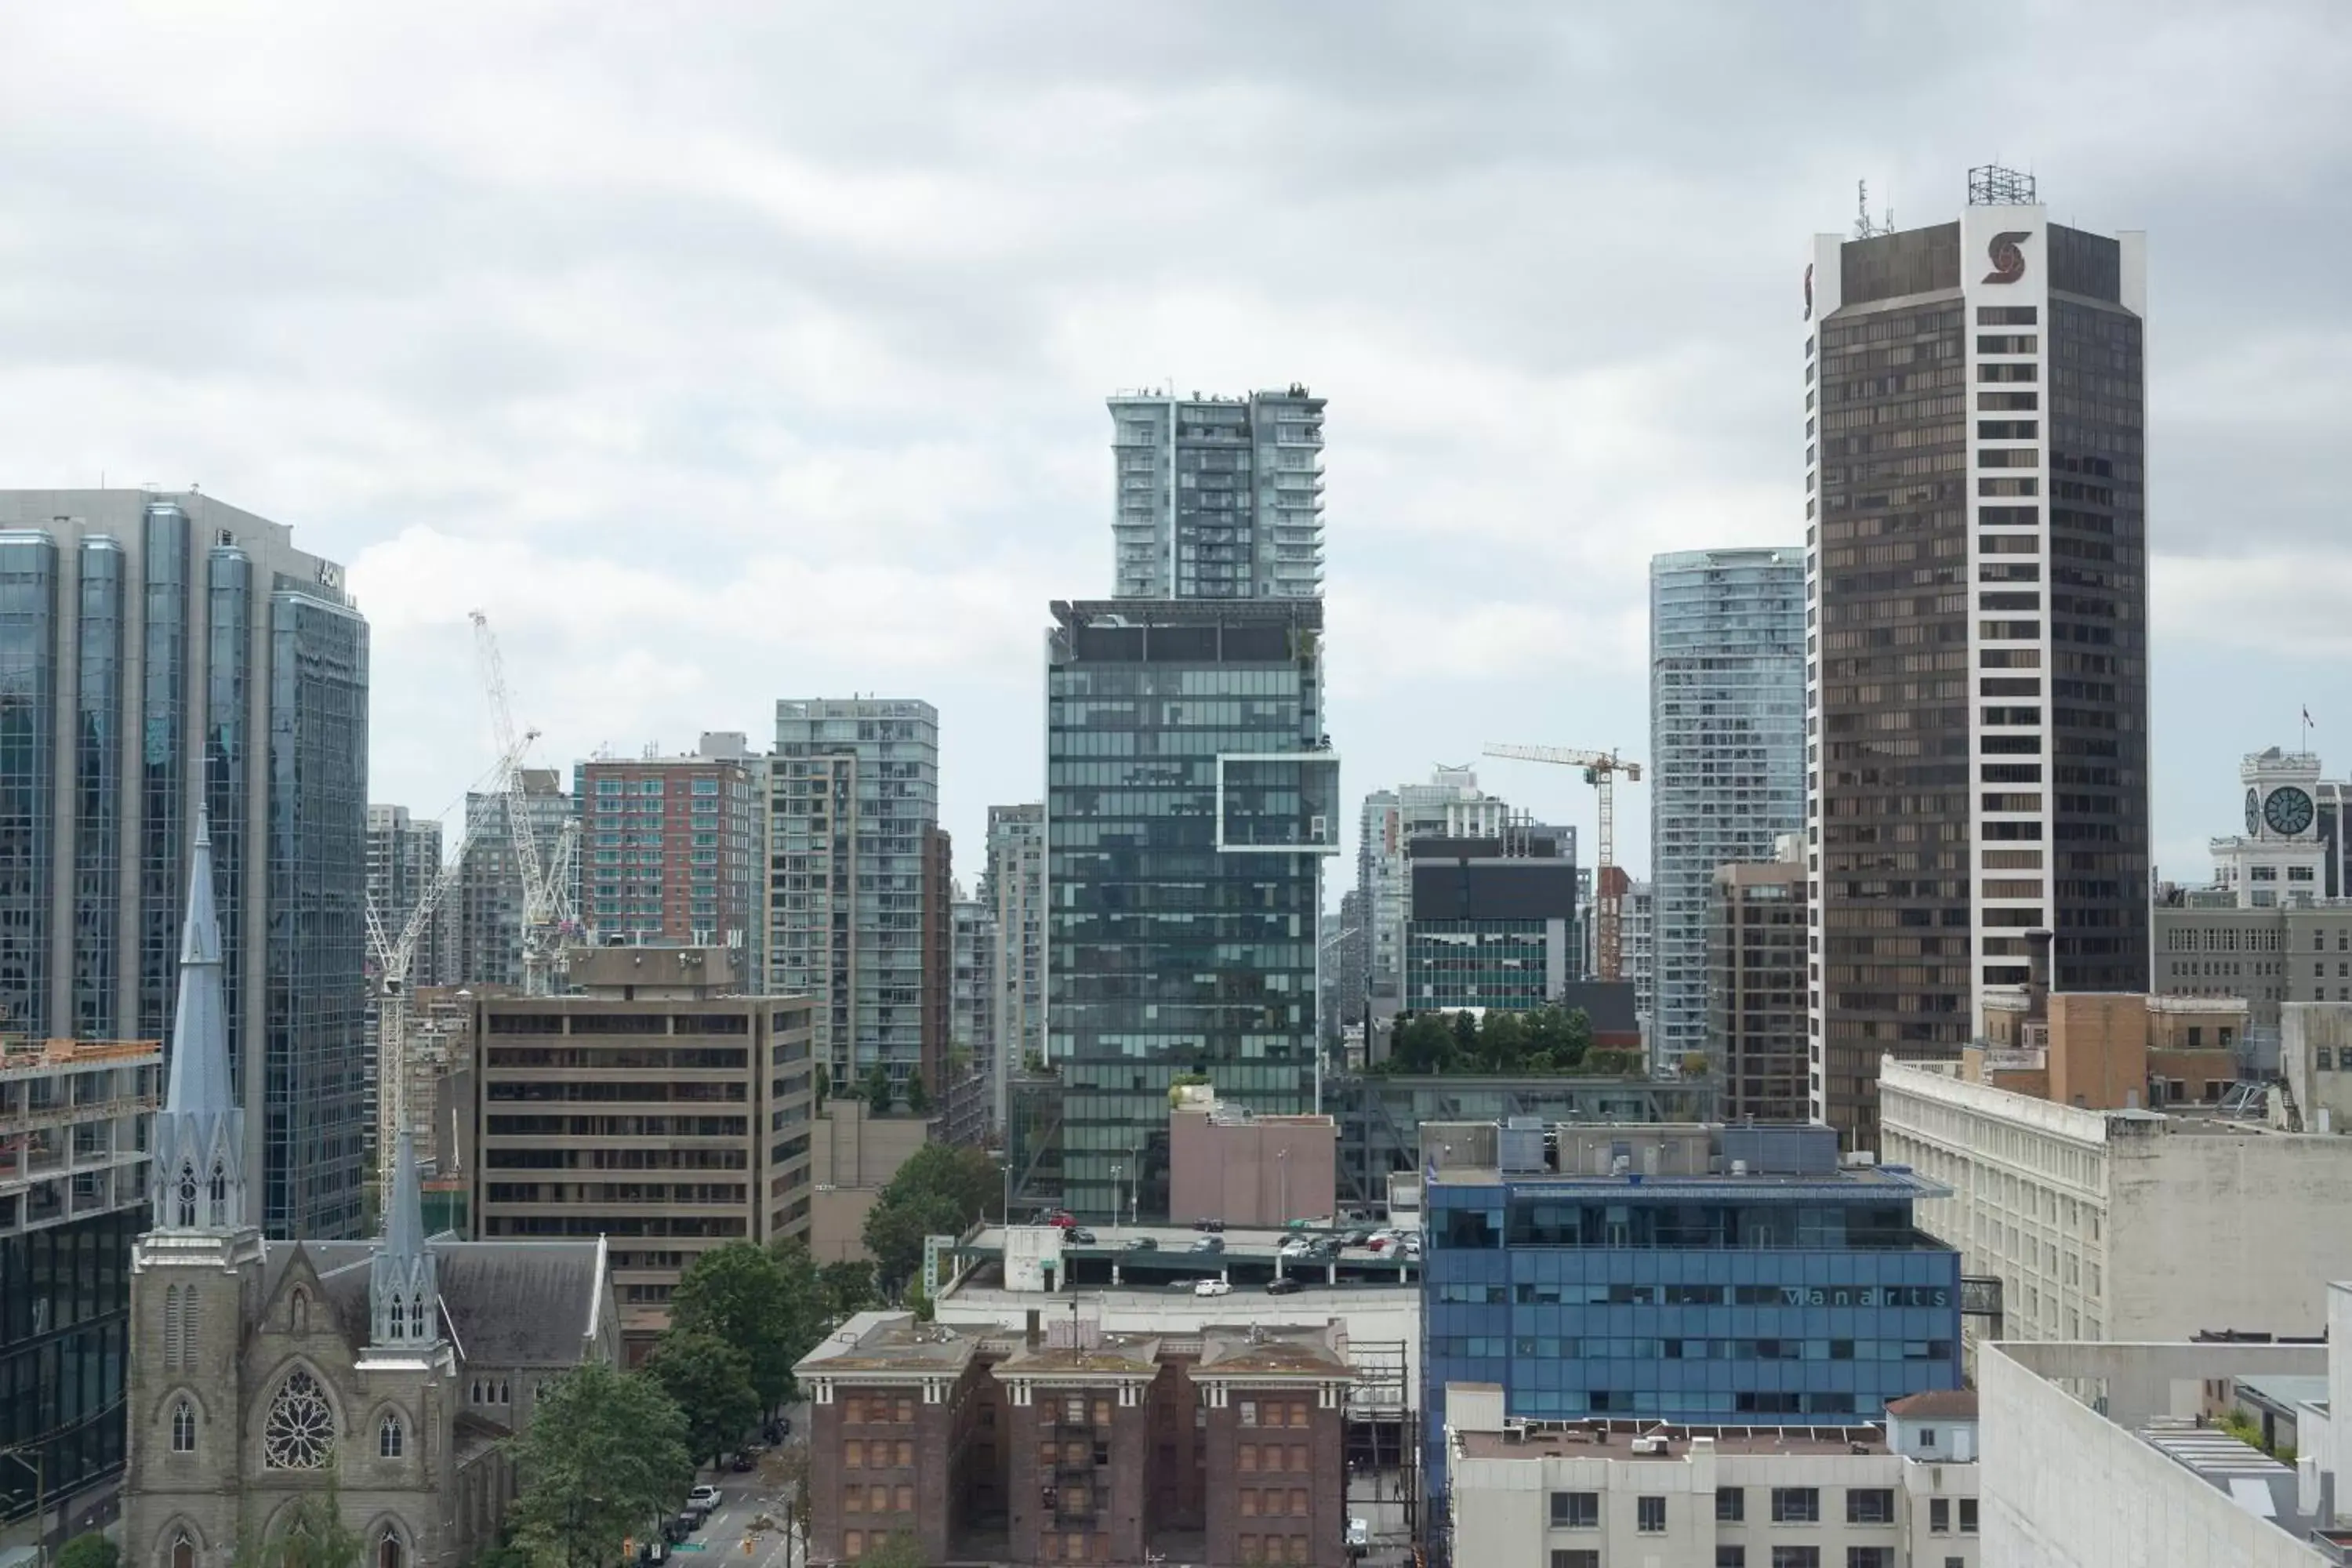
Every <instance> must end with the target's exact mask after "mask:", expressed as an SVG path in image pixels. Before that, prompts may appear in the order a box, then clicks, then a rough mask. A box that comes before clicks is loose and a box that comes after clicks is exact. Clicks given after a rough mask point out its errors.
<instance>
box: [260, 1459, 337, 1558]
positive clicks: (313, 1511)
mask: <svg viewBox="0 0 2352 1568" xmlns="http://www.w3.org/2000/svg"><path fill="white" fill-rule="evenodd" d="M366 1559H367V1542H364V1541H362V1540H361V1539H360V1536H359V1533H358V1532H357V1531H353V1530H352V1528H351V1527H350V1526H349V1525H347V1524H345V1523H344V1522H343V1499H342V1489H341V1486H340V1484H339V1483H338V1480H337V1478H336V1473H335V1466H334V1464H333V1462H332V1460H330V1461H329V1463H328V1465H327V1484H326V1486H325V1487H323V1488H321V1489H320V1490H318V1491H314V1492H304V1493H303V1494H302V1495H301V1496H300V1497H299V1498H297V1499H295V1500H294V1502H293V1504H292V1506H290V1507H289V1508H288V1509H287V1510H286V1511H285V1513H284V1514H282V1515H281V1516H279V1520H278V1528H277V1529H276V1530H274V1531H271V1532H270V1533H269V1534H268V1536H267V1537H266V1538H264V1539H262V1540H261V1541H260V1542H257V1543H255V1544H252V1545H248V1544H247V1542H242V1541H240V1542H237V1546H236V1568H362V1563H365V1561H366Z"/></svg>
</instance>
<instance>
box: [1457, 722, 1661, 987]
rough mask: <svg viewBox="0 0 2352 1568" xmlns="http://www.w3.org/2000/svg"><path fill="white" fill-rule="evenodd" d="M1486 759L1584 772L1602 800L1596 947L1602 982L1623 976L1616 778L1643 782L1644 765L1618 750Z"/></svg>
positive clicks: (1561, 750) (1521, 752)
mask: <svg viewBox="0 0 2352 1568" xmlns="http://www.w3.org/2000/svg"><path fill="white" fill-rule="evenodd" d="M1486 755H1488V756H1490V757H1503V758H1507V759H1509V760H1511V761H1514V762H1521V763H1559V764H1561V765H1563V766H1566V767H1571V768H1582V769H1583V770H1584V782H1585V783H1586V784H1591V786H1592V787H1593V789H1594V790H1595V791H1596V792H1598V794H1599V795H1600V796H1601V844H1600V851H1601V863H1600V865H1599V866H1598V867H1596V868H1594V870H1593V873H1592V892H1593V901H1594V902H1595V903H1597V904H1599V905H1600V907H1601V923H1600V928H1599V930H1598V931H1596V932H1595V933H1594V936H1595V941H1594V942H1593V946H1594V947H1595V948H1596V949H1597V950H1598V952H1596V953H1595V958H1596V961H1597V962H1596V967H1597V968H1598V969H1599V970H1600V972H1601V979H1603V980H1616V979H1618V978H1620V977H1621V975H1622V967H1623V951H1624V949H1623V938H1622V934H1621V933H1622V931H1623V929H1624V927H1623V924H1622V920H1623V913H1624V910H1623V902H1622V900H1623V897H1624V891H1625V874H1624V873H1623V872H1622V871H1620V870H1619V869H1617V793H1616V778H1617V775H1618V774H1619V773H1623V774H1624V775H1625V779H1626V782H1627V783H1629V784H1640V783H1641V782H1642V764H1641V763H1629V762H1627V761H1625V760H1624V759H1623V758H1622V757H1620V756H1619V755H1618V754H1617V753H1616V752H1577V751H1570V750H1569V749H1568V748H1567V747H1565V746H1501V745H1494V746H1488V747H1487V748H1486Z"/></svg>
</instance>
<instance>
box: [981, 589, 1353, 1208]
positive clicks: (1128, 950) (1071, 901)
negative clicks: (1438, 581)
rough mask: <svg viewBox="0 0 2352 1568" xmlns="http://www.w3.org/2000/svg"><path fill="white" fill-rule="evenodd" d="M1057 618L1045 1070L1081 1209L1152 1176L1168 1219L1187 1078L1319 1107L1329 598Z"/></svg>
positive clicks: (1048, 791)
mask: <svg viewBox="0 0 2352 1568" xmlns="http://www.w3.org/2000/svg"><path fill="white" fill-rule="evenodd" d="M1054 618H1055V623H1056V624H1055V627H1054V629H1053V631H1052V632H1051V633H1050V634H1049V636H1048V654H1047V671H1046V691H1047V698H1048V712H1047V718H1046V787H1045V827H1046V849H1047V864H1046V874H1045V875H1046V887H1045V902H1046V910H1047V916H1046V955H1047V990H1046V995H1047V1007H1046V1056H1047V1058H1048V1060H1049V1062H1050V1063H1051V1065H1052V1066H1053V1067H1054V1068H1055V1069H1056V1070H1057V1071H1058V1072H1059V1073H1060V1075H1061V1079H1062V1088H1063V1123H1062V1132H1061V1136H1062V1147H1061V1161H1062V1176H1063V1188H1062V1190H1063V1201H1064V1202H1065V1203H1066V1205H1067V1206H1068V1207H1069V1208H1070V1209H1072V1210H1073V1211H1074V1212H1076V1213H1077V1214H1078V1215H1082V1216H1097V1215H1109V1214H1110V1213H1111V1212H1112V1205H1113V1204H1114V1202H1115V1201H1116V1198H1115V1195H1114V1194H1120V1193H1123V1192H1127V1191H1128V1190H1129V1189H1128V1187H1127V1186H1125V1185H1123V1184H1135V1185H1134V1190H1133V1193H1132V1196H1133V1199H1134V1201H1135V1203H1136V1204H1137V1205H1138V1207H1139V1212H1140V1213H1141V1214H1142V1215H1144V1216H1145V1217H1147V1218H1149V1217H1151V1216H1153V1215H1165V1214H1166V1213H1167V1212H1168V1208H1167V1205H1168V1160H1167V1134H1168V1090H1169V1087H1170V1084H1171V1080H1172V1079H1174V1078H1175V1077H1176V1075H1178V1074H1180V1073H1191V1072H1199V1073H1205V1074H1207V1075H1208V1077H1209V1079H1210V1080H1211V1081H1212V1082H1213V1084H1214V1085H1215V1087H1216V1090H1217V1093H1218V1096H1219V1097H1220V1098H1221V1099H1223V1100H1231V1101H1234V1102H1236V1103H1238V1104H1241V1105H1244V1106H1247V1107H1249V1108H1250V1109H1251V1110H1256V1111H1259V1112H1290V1113H1296V1112H1300V1111H1306V1110H1313V1109H1314V1107H1315V1102H1316V1075H1317V1056H1316V1049H1315V1003H1316V994H1315V973H1316V941H1317V914H1318V910H1319V908H1320V900H1319V898H1318V884H1319V882H1320V879H1321V867H1322V857H1323V856H1326V855H1328V854H1330V853H1332V852H1333V851H1334V849H1335V848H1336V847H1337V843H1338V837H1337V833H1336V826H1337V824H1338V820H1339V817H1338V810H1339V805H1338V802H1339V795H1338V788H1339V762H1338V759H1337V758H1336V757H1334V756H1333V755H1332V753H1331V752H1330V750H1329V747H1328V741H1327V740H1326V738H1325V736H1324V732H1323V703H1322V668H1321V658H1320V650H1319V643H1320V639H1321V635H1322V624H1323V616H1322V606H1321V605H1320V604H1318V602H1316V601H1314V600H1311V599H1307V600H1291V601H1275V602H1260V603H1247V602H1226V603H1222V604H1221V603H1216V602H1211V601H1202V600H1133V599H1120V600H1109V601H1096V602H1092V603H1077V604H1070V603H1057V604H1055V606H1054ZM1020 1153H1021V1152H1020V1151H1016V1155H1018V1154H1020ZM1113 1167H1118V1174H1114V1171H1113Z"/></svg>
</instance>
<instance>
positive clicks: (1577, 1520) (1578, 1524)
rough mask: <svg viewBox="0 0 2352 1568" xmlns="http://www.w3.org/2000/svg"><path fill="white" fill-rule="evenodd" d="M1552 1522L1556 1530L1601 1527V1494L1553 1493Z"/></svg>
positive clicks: (1594, 1528)
mask: <svg viewBox="0 0 2352 1568" xmlns="http://www.w3.org/2000/svg"><path fill="white" fill-rule="evenodd" d="M1551 1524H1552V1528H1553V1529H1554V1530H1598V1529H1600V1528H1601V1494H1600V1493H1599V1492H1554V1493H1552V1494H1551Z"/></svg>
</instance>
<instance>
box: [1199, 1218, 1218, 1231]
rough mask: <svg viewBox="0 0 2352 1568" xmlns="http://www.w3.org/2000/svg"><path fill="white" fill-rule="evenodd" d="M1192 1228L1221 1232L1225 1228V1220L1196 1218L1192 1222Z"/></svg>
mask: <svg viewBox="0 0 2352 1568" xmlns="http://www.w3.org/2000/svg"><path fill="white" fill-rule="evenodd" d="M1192 1228H1193V1229H1194V1230H1205V1231H1211V1232H1221V1231H1223V1229H1224V1228H1225V1222H1224V1221H1223V1220H1221V1219H1196V1220H1194V1221H1193V1222H1192Z"/></svg>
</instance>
